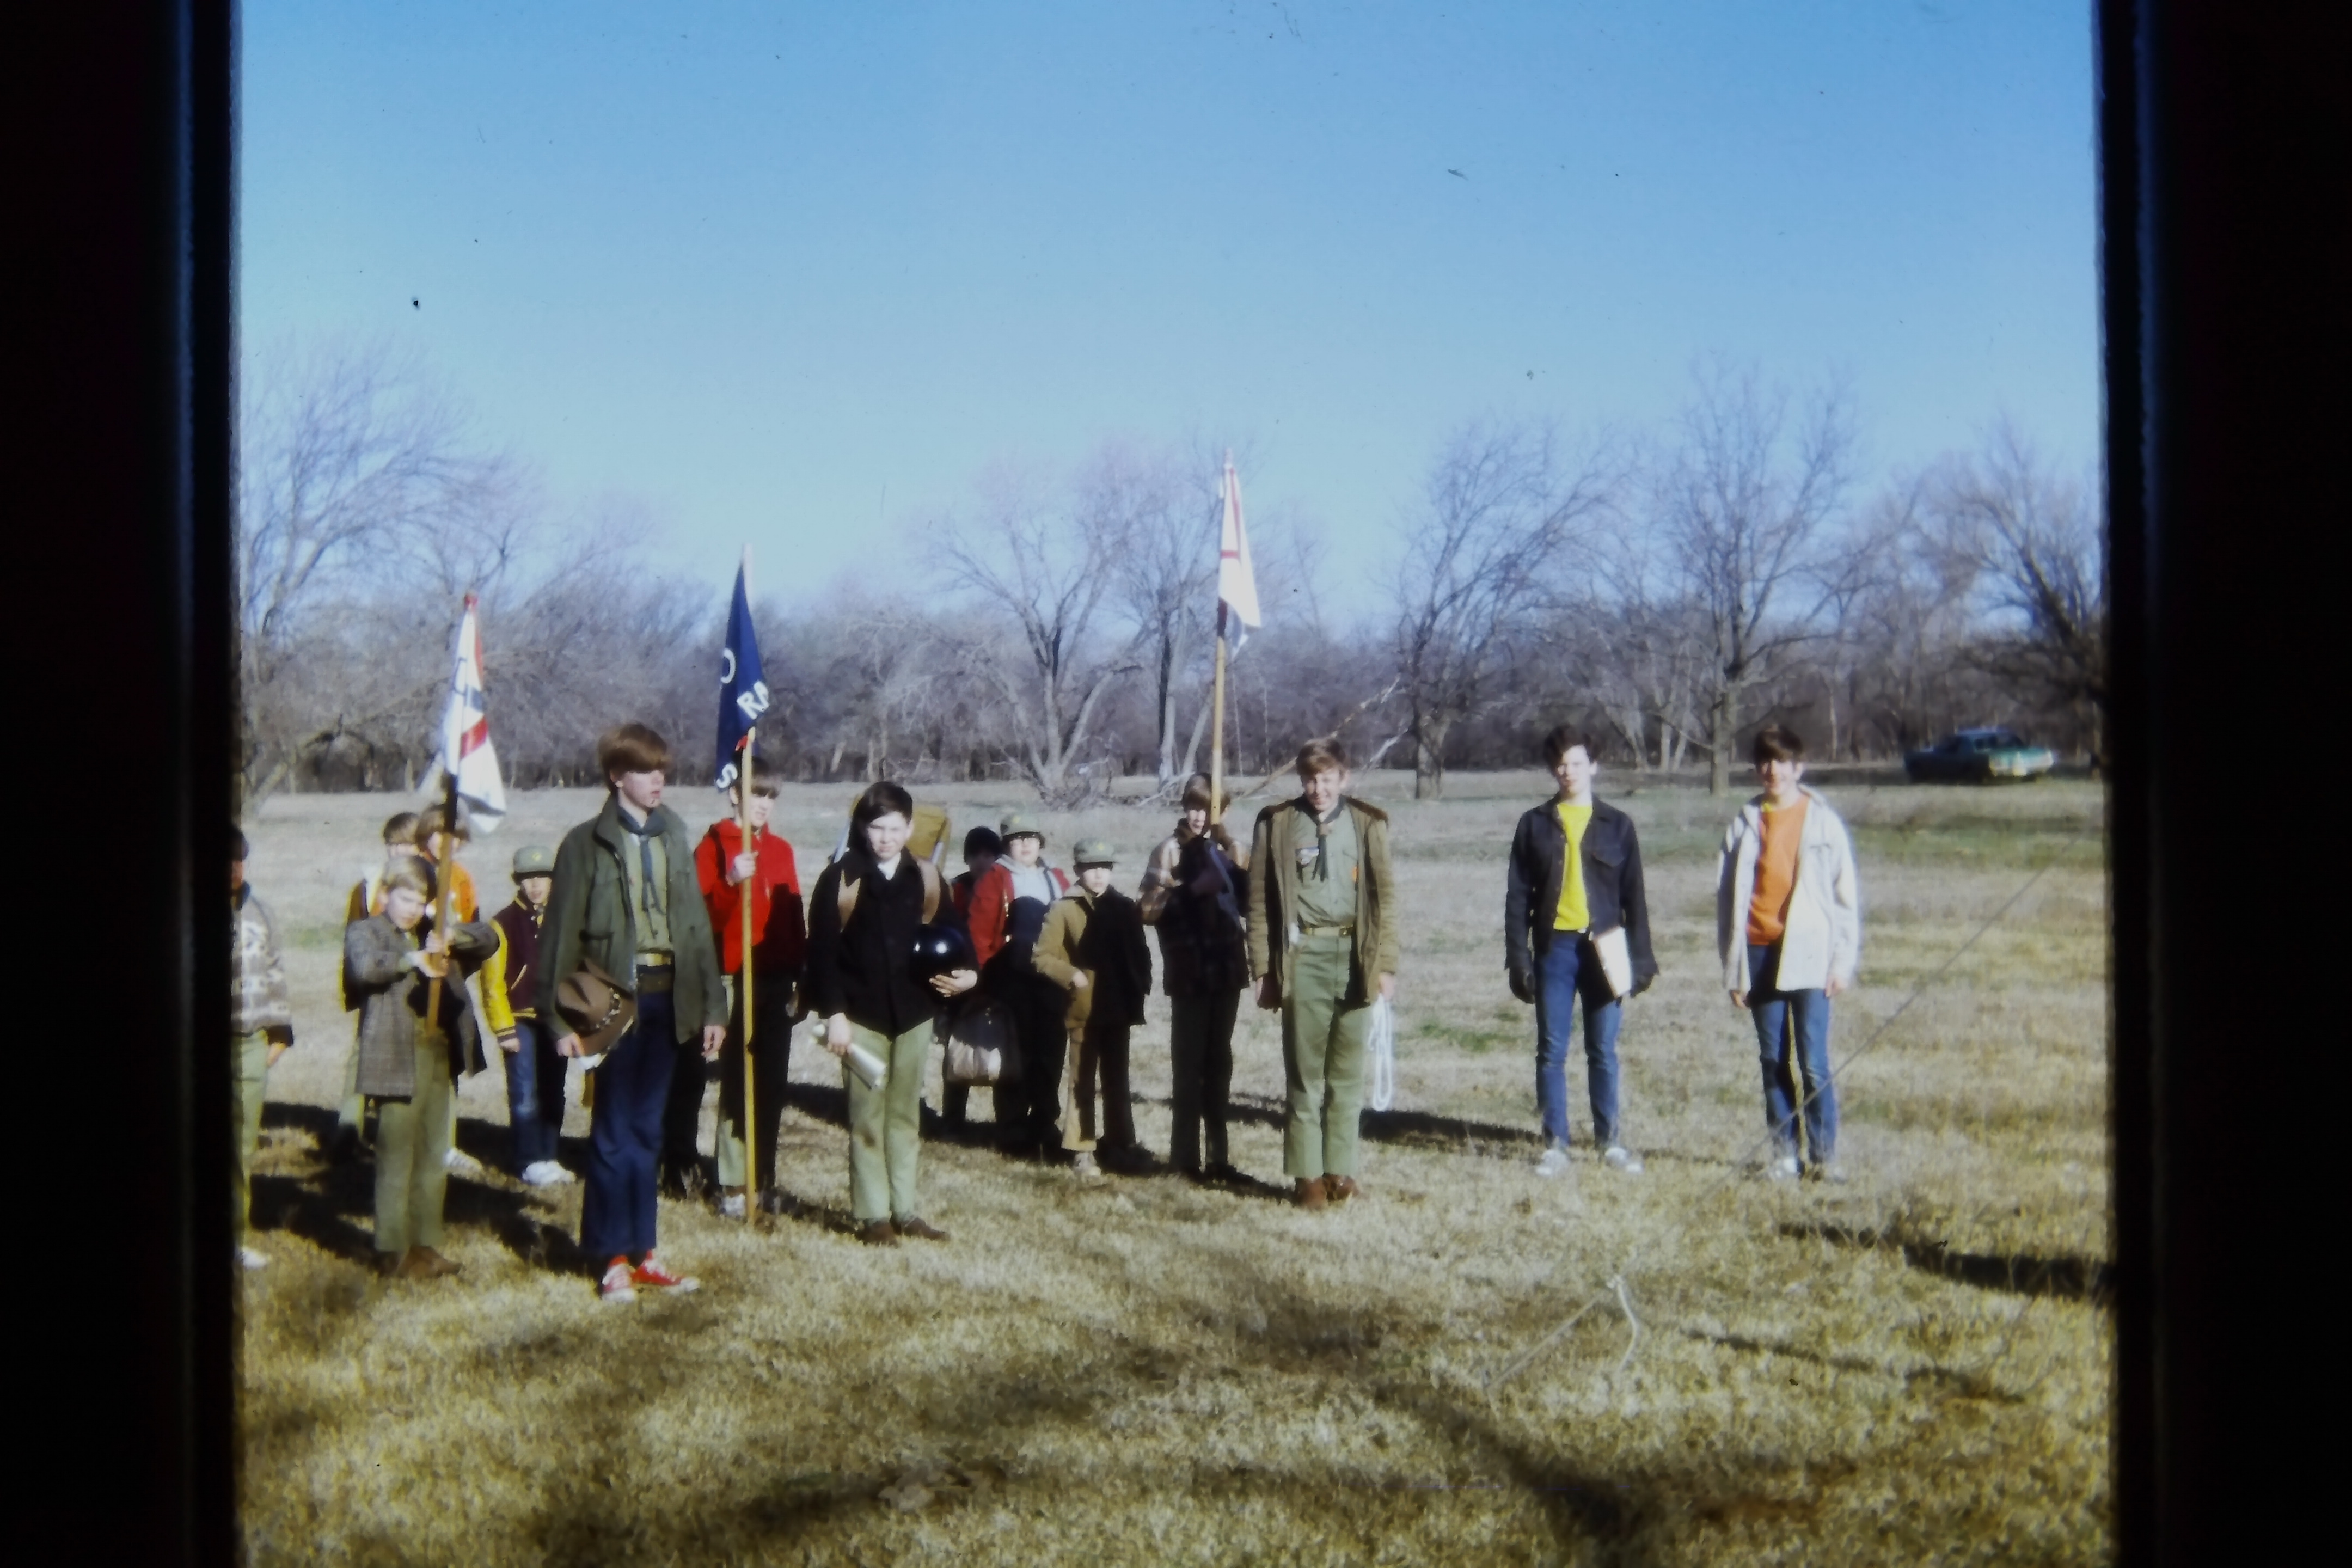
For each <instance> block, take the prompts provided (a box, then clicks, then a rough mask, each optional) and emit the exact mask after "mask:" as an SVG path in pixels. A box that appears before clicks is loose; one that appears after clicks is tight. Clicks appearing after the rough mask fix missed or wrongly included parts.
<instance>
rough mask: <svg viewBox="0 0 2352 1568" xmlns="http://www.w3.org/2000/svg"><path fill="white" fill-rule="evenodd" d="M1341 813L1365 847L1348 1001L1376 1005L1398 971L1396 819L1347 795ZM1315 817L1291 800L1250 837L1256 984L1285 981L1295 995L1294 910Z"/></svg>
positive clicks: (1265, 814) (1263, 818)
mask: <svg viewBox="0 0 2352 1568" xmlns="http://www.w3.org/2000/svg"><path fill="white" fill-rule="evenodd" d="M1339 803H1340V806H1341V808H1342V809H1343V810H1345V811H1347V812H1348V813H1349V815H1350V816H1353V817H1354V819H1355V824H1356V842H1357V844H1358V845H1359V846H1360V861H1359V868H1358V875H1357V878H1356V939H1355V947H1356V963H1355V973H1352V974H1351V975H1349V980H1348V994H1347V997H1346V1000H1347V1001H1348V1002H1349V1003H1350V1004H1356V1003H1362V1002H1369V1001H1370V1000H1371V997H1372V995H1373V994H1374V986H1375V980H1374V977H1375V976H1378V975H1382V974H1394V973H1396V972H1397V960H1398V951H1399V946H1400V944H1399V942H1398V940H1397V924H1396V912H1397V900H1396V876H1395V873H1394V872H1392V871H1391V869H1390V868H1389V814H1388V813H1387V812H1385V811H1382V810H1381V808H1380V807H1379V806H1377V805H1369V804H1367V803H1366V802H1363V801H1360V800H1358V799H1356V798H1355V797H1353V796H1352V795H1341V796H1340V797H1339ZM1313 828H1314V817H1313V816H1311V815H1310V814H1309V813H1308V811H1307V806H1306V805H1305V803H1304V801H1303V799H1301V800H1286V801H1281V802H1278V803H1276V805H1269V806H1267V807H1266V808H1265V810H1263V811H1261V812H1259V813H1258V814H1257V826H1256V828H1255V831H1254V832H1253V833H1252V834H1251V836H1250V867H1251V872H1250V879H1249V966H1250V978H1251V979H1253V980H1256V979H1263V978H1264V977H1265V975H1267V974H1269V973H1271V974H1274V975H1276V976H1277V977H1278V979H1279V982H1280V984H1281V985H1282V988H1283V990H1284V991H1285V992H1286V993H1287V992H1288V990H1289V989H1290V971H1291V963H1290V960H1291V954H1292V953H1293V952H1295V951H1296V950H1297V942H1298V931H1297V921H1296V920H1295V919H1294V918H1293V916H1292V915H1291V912H1290V911H1291V910H1294V909H1296V908H1297V902H1298V857H1297V853H1296V852H1295V851H1296V849H1297V846H1298V844H1299V842H1300V840H1299V833H1300V831H1301V830H1302V829H1304V830H1306V831H1307V833H1308V834H1309V835H1310V836H1311V834H1312V832H1313Z"/></svg>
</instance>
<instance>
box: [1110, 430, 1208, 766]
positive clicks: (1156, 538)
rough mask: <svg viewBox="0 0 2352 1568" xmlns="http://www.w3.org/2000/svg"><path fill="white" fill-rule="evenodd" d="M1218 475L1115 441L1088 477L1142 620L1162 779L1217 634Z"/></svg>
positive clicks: (1138, 637)
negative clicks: (1186, 702)
mask: <svg viewBox="0 0 2352 1568" xmlns="http://www.w3.org/2000/svg"><path fill="white" fill-rule="evenodd" d="M1213 472H1214V469H1213V467H1212V466H1210V465H1207V464H1205V463H1202V462H1198V461H1193V460H1188V458H1186V457H1185V455H1183V454H1181V453H1179V452H1176V451H1173V450H1171V451H1161V452H1145V451H1139V450H1138V449H1136V448H1134V447H1128V446H1124V445H1114V446H1107V447H1104V448H1103V449H1102V450H1101V451H1099V452H1098V453H1097V455H1096V457H1095V458H1094V461H1093V463H1092V465H1091V466H1090V468H1089V469H1088V471H1087V476H1086V479H1084V481H1083V483H1084V485H1085V487H1086V491H1087V495H1088V497H1089V498H1090V499H1089V503H1088V504H1089V506H1090V508H1091V510H1094V511H1095V512H1096V513H1097V515H1098V516H1099V518H1100V520H1101V525H1102V529H1103V537H1104V542H1105V543H1106V544H1107V545H1108V551H1109V553H1108V559H1107V560H1106V561H1105V562H1104V564H1105V566H1107V567H1108V569H1109V570H1110V572H1111V574H1112V575H1113V578H1114V580H1115V582H1116V583H1117V585H1118V605H1119V608H1120V609H1121V610H1122V611H1123V612H1125V614H1126V616H1127V618H1128V620H1129V623H1130V624H1131V625H1132V626H1133V627H1134V633H1135V654H1136V657H1137V658H1138V659H1139V662H1141V663H1142V665H1143V667H1144V668H1145V670H1146V672H1147V673H1148V674H1149V675H1150V680H1151V688H1152V697H1153V702H1152V711H1153V714H1154V717H1155V720H1156V725H1157V730H1158V741H1159V748H1158V750H1159V756H1158V780H1159V783H1160V784H1161V785H1162V786H1165V785H1167V784H1169V783H1170V782H1171V780H1174V779H1176V778H1178V777H1179V776H1180V772H1179V770H1180V769H1181V768H1182V767H1183V765H1184V763H1185V757H1184V753H1183V752H1182V751H1181V750H1180V747H1179V742H1178V738H1177V728H1178V725H1179V722H1180V719H1179V710H1180V709H1181V707H1182V703H1183V697H1184V694H1185V693H1186V691H1187V690H1188V689H1190V688H1191V687H1192V684H1193V682H1192V680H1191V679H1189V678H1190V677H1191V675H1192V669H1193V667H1194V665H1195V664H1197V663H1198V661H1199V658H1200V654H1201V651H1202V648H1203V647H1205V646H1206V645H1207V643H1208V640H1209V638H1210V636H1211V629H1210V628H1211V620H1212V611H1211V609H1210V605H1211V604H1212V602H1213V597H1214V595H1215V593H1216V581H1217V504H1218V500H1219V496H1218V487H1217V485H1216V483H1215V482H1214V480H1213V478H1212V477H1211V476H1212V475H1213ZM1196 727H1197V726H1196Z"/></svg>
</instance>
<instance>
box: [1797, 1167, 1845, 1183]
mask: <svg viewBox="0 0 2352 1568" xmlns="http://www.w3.org/2000/svg"><path fill="white" fill-rule="evenodd" d="M1806 1174H1808V1175H1810V1176H1811V1177H1812V1178H1813V1180H1815V1181H1817V1182H1827V1183H1829V1184H1831V1185H1832V1186H1838V1187H1842V1186H1843V1185H1845V1167H1844V1166H1843V1165H1841V1164H1839V1163H1836V1162H1835V1161H1832V1162H1831V1163H1828V1164H1826V1165H1815V1166H1814V1167H1813V1168H1812V1169H1811V1171H1809V1172H1807V1173H1806Z"/></svg>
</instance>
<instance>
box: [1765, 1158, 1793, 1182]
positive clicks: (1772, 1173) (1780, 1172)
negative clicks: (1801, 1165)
mask: <svg viewBox="0 0 2352 1568" xmlns="http://www.w3.org/2000/svg"><path fill="white" fill-rule="evenodd" d="M1764 1179H1765V1180H1766V1181H1768V1182H1793V1181H1795V1180H1796V1179H1797V1157H1796V1156H1795V1155H1794V1154H1783V1155H1781V1156H1780V1158H1779V1159H1777V1160H1774V1161H1772V1162H1771V1163H1769V1164H1767V1165H1766V1166H1765V1167H1764Z"/></svg>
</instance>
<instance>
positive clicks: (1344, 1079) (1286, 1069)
mask: <svg viewBox="0 0 2352 1568" xmlns="http://www.w3.org/2000/svg"><path fill="white" fill-rule="evenodd" d="M1354 958H1355V939H1354V938H1353V937H1348V936H1311V937H1306V938H1303V939H1302V940H1301V941H1300V942H1299V944H1298V946H1297V950H1296V952H1295V955H1294V956H1293V957H1292V959H1291V971H1290V988H1289V990H1288V991H1287V992H1286V993H1285V994H1284V995H1283V998H1282V1072H1283V1078H1284V1079H1285V1080H1286V1084H1287V1086H1288V1090H1289V1093H1288V1097H1287V1098H1288V1102H1289V1104H1288V1111H1289V1114H1288V1115H1287V1116H1286V1118H1285V1120H1284V1124H1283V1131H1282V1168H1283V1171H1284V1173H1286V1174H1288V1175H1291V1176H1294V1177H1296V1176H1310V1177H1311V1176H1325V1175H1329V1176H1352V1175H1354V1174H1355V1173H1356V1163H1357V1156H1356V1124H1357V1121H1359V1120H1360V1117H1361V1114H1362V1112H1363V1109H1364V1043H1365V1039H1366V1037H1368V1036H1369V1034H1370V1030H1371V1023H1372V1010H1371V1008H1370V1006H1369V1005H1365V1004H1363V1003H1358V1004H1356V1005H1354V1006H1352V1007H1351V1006H1348V1005H1344V1004H1343V1003H1342V1002H1341V1000H1340V999H1341V998H1342V997H1344V996H1346V995H1347V994H1348V981H1349V973H1350V970H1351V969H1352V967H1353V963H1354Z"/></svg>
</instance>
